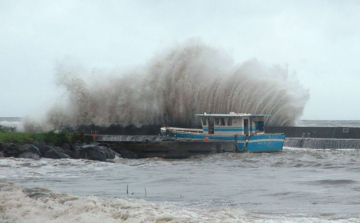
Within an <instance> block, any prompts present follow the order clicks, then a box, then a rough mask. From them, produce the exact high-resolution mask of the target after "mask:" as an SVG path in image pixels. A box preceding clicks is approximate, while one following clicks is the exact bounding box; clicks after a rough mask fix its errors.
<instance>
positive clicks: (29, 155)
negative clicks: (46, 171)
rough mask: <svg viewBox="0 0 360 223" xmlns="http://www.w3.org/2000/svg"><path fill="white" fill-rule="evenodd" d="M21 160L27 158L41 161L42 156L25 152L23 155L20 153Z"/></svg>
mask: <svg viewBox="0 0 360 223" xmlns="http://www.w3.org/2000/svg"><path fill="white" fill-rule="evenodd" d="M18 157H19V158H27V159H35V160H38V159H40V155H39V154H37V153H33V152H31V151H25V152H23V153H20V154H19V155H18Z"/></svg>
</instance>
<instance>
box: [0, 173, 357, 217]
mask: <svg viewBox="0 0 360 223" xmlns="http://www.w3.org/2000/svg"><path fill="white" fill-rule="evenodd" d="M0 211H1V212H0V222H28V223H35V222H54V223H56V222H59V223H60V222H61V223H62V222H70V223H71V222H76V223H82V222H84V223H85V222H86V223H92V222H94V223H95V222H96V223H97V222H108V223H111V222H134V223H135V222H139V223H140V222H334V221H331V220H326V219H321V218H316V217H303V216H279V215H274V216H271V215H260V214H252V213H248V212H245V211H243V210H240V209H231V208H226V209H195V208H184V207H177V206H173V205H169V204H166V203H162V204H156V203H151V202H148V201H144V200H140V199H125V198H112V199H105V198H100V197H94V196H86V197H79V196H71V195H67V194H57V193H54V192H52V191H50V190H47V189H40V188H35V189H24V188H21V187H19V186H17V185H15V184H14V183H12V182H9V181H3V180H2V181H0ZM358 221H359V219H341V220H337V221H336V222H358Z"/></svg>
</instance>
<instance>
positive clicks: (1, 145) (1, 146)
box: [0, 142, 7, 151]
mask: <svg viewBox="0 0 360 223" xmlns="http://www.w3.org/2000/svg"><path fill="white" fill-rule="evenodd" d="M6 149H7V146H6V145H5V144H3V143H1V142H0V151H4V150H6Z"/></svg>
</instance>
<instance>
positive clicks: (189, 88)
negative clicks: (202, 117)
mask: <svg viewBox="0 0 360 223" xmlns="http://www.w3.org/2000/svg"><path fill="white" fill-rule="evenodd" d="M56 75H57V84H58V86H59V87H62V88H64V89H65V94H64V96H65V100H64V101H63V103H59V104H57V105H54V107H53V108H52V109H50V110H49V111H48V112H47V123H49V124H50V125H51V126H52V127H53V128H57V129H61V128H63V127H67V126H72V127H76V126H79V125H92V124H94V125H98V126H110V125H113V124H121V125H128V124H134V125H137V126H141V125H144V124H156V125H162V124H166V125H176V126H188V127H192V126H196V125H198V124H199V123H198V120H196V118H195V116H194V114H196V113H203V112H207V113H229V112H230V111H234V112H239V113H242V112H243V113H257V114H271V115H272V116H273V117H272V118H271V119H269V120H268V122H267V124H268V125H273V126H289V125H293V124H294V123H295V121H296V120H297V119H298V118H299V117H300V116H301V115H302V113H303V109H304V106H305V104H306V102H307V101H308V99H309V92H308V90H306V89H304V88H303V87H302V86H301V85H300V84H299V82H298V80H297V79H296V77H295V76H294V75H290V74H289V72H288V69H287V67H281V66H279V65H275V66H273V67H269V66H267V65H265V64H263V63H262V62H260V61H258V60H256V59H252V60H249V61H246V62H245V63H243V64H235V63H234V62H233V60H232V58H231V57H230V55H229V54H228V53H227V52H225V51H224V50H221V49H217V48H214V47H211V46H209V45H206V44H204V43H202V42H201V41H199V40H190V41H187V42H185V43H184V44H181V45H177V46H175V47H173V48H170V49H168V50H165V51H164V52H162V53H160V54H158V55H156V56H154V58H153V59H151V60H150V61H149V62H148V64H146V65H144V66H141V67H138V68H136V69H133V70H127V71H112V72H103V71H99V70H93V71H92V72H91V73H90V74H89V72H86V71H84V70H83V69H81V68H79V67H76V66H69V65H66V64H59V65H58V66H57V73H56ZM93 77H97V78H93ZM99 77H100V78H99Z"/></svg>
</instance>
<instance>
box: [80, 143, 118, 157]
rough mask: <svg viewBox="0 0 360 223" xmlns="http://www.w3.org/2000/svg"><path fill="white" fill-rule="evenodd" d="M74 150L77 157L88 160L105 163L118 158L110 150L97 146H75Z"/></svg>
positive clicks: (116, 154)
mask: <svg viewBox="0 0 360 223" xmlns="http://www.w3.org/2000/svg"><path fill="white" fill-rule="evenodd" d="M74 150H75V154H76V156H77V157H79V158H82V159H89V160H98V161H107V160H108V159H114V158H115V157H116V156H118V153H116V152H115V151H113V150H112V149H111V148H109V147H106V146H99V145H98V144H89V145H83V146H79V145H76V146H75V148H74Z"/></svg>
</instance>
